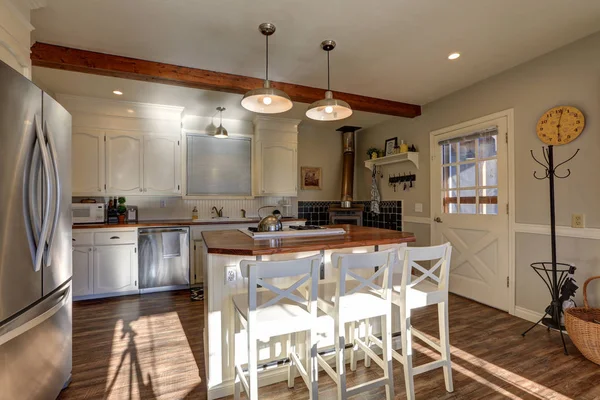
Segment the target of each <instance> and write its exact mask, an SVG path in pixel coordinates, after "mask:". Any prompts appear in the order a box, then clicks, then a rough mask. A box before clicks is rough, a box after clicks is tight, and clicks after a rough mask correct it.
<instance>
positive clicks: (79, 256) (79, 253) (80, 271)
mask: <svg viewBox="0 0 600 400" xmlns="http://www.w3.org/2000/svg"><path fill="white" fill-rule="evenodd" d="M93 262H94V257H93V255H92V247H88V246H76V247H73V296H85V295H88V294H93V293H94V279H93V278H94V275H93Z"/></svg>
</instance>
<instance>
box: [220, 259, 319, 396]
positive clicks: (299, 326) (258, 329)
mask: <svg viewBox="0 0 600 400" xmlns="http://www.w3.org/2000/svg"><path fill="white" fill-rule="evenodd" d="M320 265H321V256H320V255H318V256H312V257H306V258H301V259H297V260H290V261H254V260H244V261H242V262H241V263H240V269H241V272H242V276H243V277H244V278H248V294H241V295H236V296H233V298H232V300H233V305H234V310H235V311H234V312H235V315H237V317H238V318H239V322H240V324H241V326H242V327H243V328H245V329H246V334H247V343H248V379H246V373H245V372H244V370H243V369H242V364H241V363H240V362H239V361H238V359H239V357H237V356H236V354H235V353H236V352H237V351H238V350H239V349H237V348H236V344H237V342H238V340H235V341H234V350H233V351H234V360H235V384H234V385H235V392H234V398H235V399H236V400H238V399H239V398H240V392H241V387H242V386H243V387H244V390H245V391H246V394H247V395H248V398H249V399H250V400H258V345H257V341H258V339H259V338H261V339H263V338H272V337H275V336H280V335H286V334H287V335H289V334H294V336H295V333H297V332H306V335H305V337H306V356H305V359H306V366H304V365H303V363H302V362H301V361H300V357H299V355H298V354H297V353H296V349H295V343H294V342H292V343H291V348H290V353H289V358H290V364H289V366H288V386H289V387H293V383H294V376H295V369H297V370H298V372H299V373H300V375H301V376H302V379H303V380H304V382H305V383H306V386H307V387H308V391H309V398H310V399H311V400H317V399H318V382H317V377H318V364H317V340H316V334H315V330H314V329H313V328H314V326H315V325H316V320H317V286H318V281H319V268H320ZM290 277H299V280H297V281H296V282H295V283H293V284H291V285H290V286H288V287H287V289H281V288H279V287H276V286H274V285H272V284H271V283H269V282H267V281H265V279H271V278H290ZM259 285H260V287H262V289H260V290H257V288H258V286H259ZM303 285H306V286H307V287H306V290H302V289H301V287H302V286H303ZM236 325H237V324H236ZM239 334H240V333H238V332H234V335H236V336H237V335H239Z"/></svg>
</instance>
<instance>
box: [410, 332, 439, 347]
mask: <svg viewBox="0 0 600 400" xmlns="http://www.w3.org/2000/svg"><path fill="white" fill-rule="evenodd" d="M412 334H413V336H415V337H417V338H419V339H421V340H422V341H424V342H425V343H427V344H428V345H429V346H430V347H432V348H433V349H434V350H437V351H438V352H439V353H441V352H442V346H441V345H440V343H436V342H434V341H433V340H431V339H429V338H428V337H427V336H425V334H424V333H423V332H421V331H420V330H417V329H415V328H414V327H413V328H412Z"/></svg>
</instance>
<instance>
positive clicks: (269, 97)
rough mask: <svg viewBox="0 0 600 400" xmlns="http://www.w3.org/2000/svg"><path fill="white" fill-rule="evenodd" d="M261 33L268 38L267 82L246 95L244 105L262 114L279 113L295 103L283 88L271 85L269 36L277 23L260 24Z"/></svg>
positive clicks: (243, 100) (247, 108)
mask: <svg viewBox="0 0 600 400" xmlns="http://www.w3.org/2000/svg"><path fill="white" fill-rule="evenodd" d="M258 30H259V31H260V33H262V34H263V35H265V38H266V48H267V51H266V55H267V57H266V58H267V60H266V61H267V62H266V68H265V82H264V84H263V87H261V88H258V89H253V90H251V91H249V92H248V93H246V94H245V95H244V98H243V99H242V107H244V108H245V109H246V110H249V111H252V112H255V113H260V114H277V113H282V112H285V111H287V110H289V109H291V108H292V106H293V103H292V100H290V96H288V95H287V94H286V93H285V92H284V91H283V90H279V89H275V88H272V87H271V82H269V36H271V35H272V34H273V33H275V25H273V24H270V23H266V22H265V23H263V24H260V26H259V27H258Z"/></svg>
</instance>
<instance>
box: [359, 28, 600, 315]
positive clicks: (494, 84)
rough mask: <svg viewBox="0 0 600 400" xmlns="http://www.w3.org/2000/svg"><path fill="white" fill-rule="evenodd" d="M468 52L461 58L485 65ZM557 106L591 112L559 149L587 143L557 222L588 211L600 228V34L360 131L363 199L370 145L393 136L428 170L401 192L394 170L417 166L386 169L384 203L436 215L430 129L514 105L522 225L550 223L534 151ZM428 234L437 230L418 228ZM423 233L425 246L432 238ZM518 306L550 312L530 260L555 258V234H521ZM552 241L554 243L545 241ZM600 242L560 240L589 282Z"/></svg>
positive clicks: (565, 186) (599, 270)
mask: <svg viewBox="0 0 600 400" xmlns="http://www.w3.org/2000/svg"><path fill="white" fill-rule="evenodd" d="M469 57H475V55H469V54H465V55H464V57H461V59H460V61H459V62H462V63H465V64H466V63H469V62H477V60H470V59H469ZM557 105H573V106H576V107H577V108H579V109H580V110H582V111H583V113H584V114H585V117H586V128H585V131H584V132H583V133H582V135H581V136H580V137H579V138H578V139H577V140H575V141H574V142H572V143H570V144H568V145H564V146H560V147H558V148H557V149H556V151H555V157H556V159H557V160H562V159H565V158H566V157H568V156H570V155H571V154H572V153H573V152H574V151H575V150H576V149H577V148H580V149H581V151H580V154H579V156H578V157H577V158H576V159H575V160H573V161H572V162H571V163H570V165H569V168H570V169H571V173H572V175H571V177H570V178H569V179H567V180H561V181H558V182H557V186H556V202H557V203H556V204H557V213H556V215H557V224H558V225H562V226H570V224H571V214H572V213H583V214H585V220H586V227H588V228H600V207H598V199H599V198H600V183H599V181H598V174H599V171H600V134H599V130H600V122H599V121H600V33H598V34H594V35H591V36H589V37H587V38H584V39H581V40H579V41H577V42H574V43H572V44H570V45H568V46H565V47H563V48H560V49H558V50H556V51H553V52H551V53H548V54H546V55H544V56H541V57H539V58H537V59H535V60H532V61H530V62H527V63H525V64H522V65H520V66H517V67H515V68H512V69H510V70H508V71H506V72H504V73H502V74H499V75H496V76H494V77H491V78H488V79H486V80H484V81H482V82H479V83H477V84H475V85H473V86H471V87H468V88H466V89H464V90H461V91H459V92H456V93H453V94H451V95H449V96H446V97H444V98H442V99H440V100H438V101H435V102H433V103H430V104H427V105H426V106H424V107H423V115H422V116H420V117H418V118H415V119H412V120H411V119H401V118H398V119H394V120H392V121H389V122H385V123H383V124H379V125H377V126H375V127H372V128H370V129H367V130H365V131H363V132H360V133H359V136H358V149H357V154H358V158H359V160H358V165H359V166H358V167H357V173H358V174H359V175H358V197H359V198H368V195H369V191H368V190H369V181H370V175H369V173H368V170H366V169H365V168H364V167H362V161H364V160H365V159H366V158H367V155H366V154H365V152H366V149H367V148H368V147H371V146H377V147H383V145H384V142H385V140H386V139H388V138H391V137H398V138H399V140H400V139H403V140H405V141H406V142H407V143H409V144H412V143H414V144H415V145H416V146H417V148H418V150H419V152H420V163H421V167H420V169H419V170H418V172H417V182H416V185H415V187H414V188H413V189H412V190H411V191H410V192H403V191H399V192H396V193H394V192H393V190H392V189H391V188H389V187H388V186H387V174H389V173H398V172H407V173H408V171H409V170H413V171H414V167H413V166H410V165H409V163H403V164H396V165H394V166H390V167H387V168H385V169H384V173H385V177H384V182H383V183H382V184H381V185H380V188H381V191H382V198H383V199H384V200H396V199H402V200H404V215H406V216H419V217H429V197H430V193H429V192H430V190H429V173H430V171H429V159H430V157H429V133H430V132H431V131H433V130H436V129H440V128H444V127H447V126H450V125H454V124H458V123H461V122H465V121H469V120H472V119H475V118H479V117H482V116H485V115H488V114H492V113H495V112H498V111H502V110H505V109H509V108H513V109H514V119H515V141H514V145H515V170H516V180H515V185H516V191H515V196H516V204H515V205H513V206H512V207H514V210H515V212H516V214H515V215H516V222H517V223H526V224H549V200H548V183H547V181H537V180H536V179H534V178H533V176H532V172H533V171H534V169H536V164H535V162H534V161H533V160H532V159H531V157H530V155H529V150H530V149H534V150H535V151H537V152H538V153H540V152H541V146H542V143H541V142H540V141H539V140H538V138H537V135H536V133H535V126H536V123H537V120H538V119H539V117H540V116H541V115H542V113H543V112H544V111H545V110H547V109H549V108H551V107H554V106H557ZM415 203H422V204H423V212H422V213H416V212H415V211H414V205H415ZM414 225H415V230H416V229H419V230H420V231H422V232H423V234H426V232H425V231H427V232H428V231H429V229H428V228H427V229H424V228H421V227H420V228H416V225H417V224H414ZM428 239H429V238H428V237H427V238H420V242H421V243H425V242H427V241H428ZM516 242H517V243H516V248H517V254H516V270H517V273H516V277H517V282H516V290H517V296H516V301H517V303H516V304H517V306H521V307H523V308H527V309H530V310H533V311H539V312H543V309H544V307H545V305H546V303H547V302H548V298H547V293H546V288H545V287H544V286H543V284H542V283H541V281H539V278H537V277H536V276H534V275H532V273H533V272H531V271H530V268H529V263H530V262H532V261H535V260H538V259H540V258H541V259H548V258H549V257H550V255H549V252H550V250H549V245H548V244H547V243H549V236H546V235H530V234H518V235H517V237H516ZM544 243H546V245H544ZM599 245H600V243H599V242H598V241H596V240H587V239H573V238H570V239H561V240H559V241H558V255H559V261H564V262H572V261H573V262H576V263H577V265H578V266H579V267H580V269H579V271H578V274H577V277H578V280H579V282H580V283H581V285H582V284H583V281H584V280H585V278H587V277H589V276H590V275H592V274H595V275H600V260H599V258H600V247H599ZM591 289H593V291H594V296H596V297H595V300H597V302H596V305H598V306H600V285H597V287H596V288H591Z"/></svg>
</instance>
